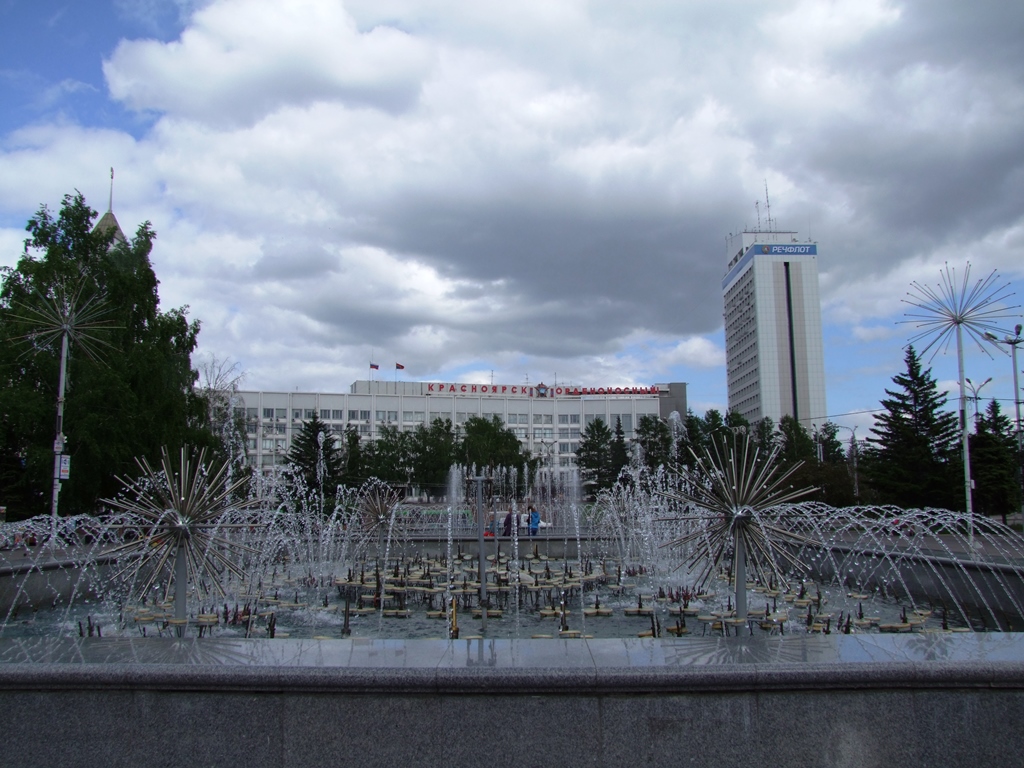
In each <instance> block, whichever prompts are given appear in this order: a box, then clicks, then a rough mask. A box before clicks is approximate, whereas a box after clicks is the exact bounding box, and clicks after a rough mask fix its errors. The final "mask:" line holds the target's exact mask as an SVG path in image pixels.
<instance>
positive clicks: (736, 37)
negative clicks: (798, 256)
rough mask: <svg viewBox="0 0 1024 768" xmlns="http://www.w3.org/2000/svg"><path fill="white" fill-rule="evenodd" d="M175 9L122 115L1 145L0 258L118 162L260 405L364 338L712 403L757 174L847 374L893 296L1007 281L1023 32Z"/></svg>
mask: <svg viewBox="0 0 1024 768" xmlns="http://www.w3.org/2000/svg"><path fill="white" fill-rule="evenodd" d="M119 1H120V3H121V6H122V8H123V10H124V12H126V13H135V14H136V15H137V16H140V17H142V16H146V14H149V17H150V18H152V19H154V23H157V21H158V20H159V19H158V17H159V15H160V13H161V12H162V11H161V10H160V8H158V7H157V6H154V5H152V4H151V3H150V2H149V0H119ZM176 2H177V3H178V7H179V8H180V9H181V13H182V16H181V19H180V22H181V23H182V25H183V29H182V32H181V35H180V38H178V39H176V40H172V41H169V42H162V41H159V40H123V41H122V42H121V43H120V44H119V45H118V47H117V48H116V50H114V51H113V53H112V54H109V57H108V59H107V61H106V62H105V67H104V71H105V73H106V76H107V82H108V86H109V89H110V96H111V98H112V99H113V101H114V102H116V103H114V104H112V105H104V106H105V107H107V106H111V107H115V108H116V107H127V108H128V109H129V110H136V111H139V112H141V113H144V118H145V119H144V120H142V121H141V122H134V123H131V124H130V125H129V124H127V123H126V124H125V128H124V130H115V129H109V128H106V129H98V128H93V127H90V126H89V125H77V124H75V123H74V122H72V121H70V120H67V119H64V120H63V121H56V122H53V123H49V124H36V125H26V126H24V127H22V128H21V129H20V130H17V131H15V132H13V133H10V134H8V135H6V136H4V137H2V144H0V216H2V217H3V218H2V223H3V225H4V226H5V227H7V228H6V229H3V230H0V247H7V246H8V244H9V243H14V245H15V246H17V248H18V250H19V251H20V238H21V235H20V233H18V234H17V237H15V236H14V235H12V234H11V233H16V232H17V230H16V229H15V227H16V226H17V225H18V224H20V223H21V222H23V221H24V219H25V218H27V215H30V213H31V211H32V210H33V209H34V207H35V205H37V204H38V203H39V202H43V201H46V202H48V203H49V204H50V205H51V207H55V206H56V205H57V204H58V203H59V200H60V196H61V195H62V194H64V193H66V192H69V191H71V190H72V189H73V188H79V189H82V191H83V192H85V193H86V195H87V197H88V199H89V201H90V202H91V203H92V204H93V205H94V206H95V207H98V208H101V209H102V208H104V207H105V204H106V196H107V187H106V182H107V169H108V167H109V166H111V165H113V166H114V167H115V168H116V169H117V174H118V175H117V188H116V191H115V210H116V211H117V214H118V217H119V220H120V221H121V223H122V226H123V227H125V228H126V229H127V230H131V229H133V228H134V226H135V224H136V223H137V222H139V221H142V220H144V219H149V220H151V221H152V222H153V224H154V227H155V229H156V230H157V232H158V235H159V237H158V240H157V243H156V249H155V251H154V253H153V261H154V264H155V265H156V268H157V272H158V275H159V277H160V279H161V295H162V297H163V300H164V305H165V306H175V305H180V304H186V303H187V304H190V305H191V307H192V312H193V315H194V316H196V317H200V318H202V319H203V321H204V327H203V332H202V335H201V344H202V345H203V348H204V349H208V350H212V351H216V352H217V353H218V354H220V355H221V356H225V355H228V356H232V357H235V358H237V359H239V360H241V361H242V362H243V364H244V366H245V367H246V368H247V369H249V370H250V372H251V375H250V379H249V381H250V384H251V385H252V386H276V387H280V388H292V387H293V386H303V387H306V386H310V387H317V388H324V387H328V386H333V387H335V388H337V387H339V386H342V387H343V386H344V385H345V383H347V382H346V379H347V378H349V377H351V378H354V377H356V376H362V375H365V372H366V371H365V363H364V361H365V360H367V359H368V358H369V356H370V355H371V354H374V350H376V354H377V355H380V356H382V358H381V359H382V360H384V361H385V362H386V360H387V358H396V359H401V360H402V362H404V363H406V364H407V367H408V370H409V372H410V375H412V374H413V373H415V374H416V375H424V376H426V375H431V376H435V375H436V376H440V377H446V376H457V377H462V379H463V380H465V377H476V378H477V380H481V378H480V377H487V378H489V377H490V375H491V373H490V371H491V370H492V369H493V370H494V371H495V373H494V375H495V377H496V378H497V377H501V378H502V379H503V380H504V381H520V380H522V379H523V378H524V377H525V376H526V375H530V376H531V377H532V380H536V379H537V378H538V377H541V378H545V379H547V380H554V376H555V375H557V376H558V378H559V380H566V381H567V380H570V379H572V380H575V381H577V382H578V383H581V384H582V383H584V382H587V383H589V382H592V381H597V382H601V381H603V382H606V383H607V382H617V383H623V384H626V383H637V384H641V383H651V382H652V381H657V380H665V379H671V378H680V377H681V378H686V379H687V380H690V379H691V377H692V378H693V379H695V380H697V381H699V382H700V383H699V386H700V387H701V388H703V389H704V390H716V391H710V392H707V394H698V393H694V402H695V403H701V402H708V403H710V402H716V403H719V404H720V403H721V401H723V400H724V395H723V393H724V379H725V374H724V367H723V366H724V351H723V350H722V348H721V344H720V342H718V341H716V340H715V339H716V338H718V337H717V336H716V335H715V334H716V333H717V332H718V331H717V330H716V329H718V328H720V325H721V311H722V307H721V296H720V285H719V281H720V278H721V273H722V269H723V266H724V265H723V260H724V257H725V254H724V248H723V245H722V241H723V238H724V236H725V235H726V234H727V233H728V232H730V231H737V230H738V229H739V228H741V227H742V226H743V225H744V224H747V225H754V224H755V223H756V218H755V217H756V213H755V209H754V207H753V202H754V200H755V199H761V198H763V195H764V184H765V179H767V182H768V185H769V187H770V190H771V194H772V204H773V207H772V211H773V215H774V218H775V220H776V221H777V222H781V223H782V225H783V226H785V227H792V228H796V229H800V230H805V229H810V228H813V236H814V237H815V238H816V239H818V240H819V244H820V248H821V253H822V257H821V261H820V264H821V270H822V281H821V289H822V290H821V292H822V297H823V302H824V310H825V315H826V319H827V321H829V322H831V323H832V324H837V325H838V326H839V327H841V329H842V331H837V333H836V335H837V337H842V338H843V340H844V344H845V346H844V347H843V356H844V359H843V361H841V362H842V363H843V364H844V365H845V364H846V363H847V358H850V360H851V362H850V367H851V368H855V369H856V370H858V371H865V370H869V369H870V370H874V369H873V368H872V367H871V366H870V365H868V364H867V362H863V361H861V363H858V362H856V361H854V360H853V358H855V357H856V355H857V354H858V353H860V354H868V353H867V352H864V350H869V349H877V348H878V345H879V344H880V343H883V342H886V343H889V342H891V343H894V344H895V343H896V342H897V341H902V340H903V336H902V335H901V334H902V331H901V330H900V329H899V328H897V327H896V326H895V325H893V326H892V328H893V329H894V330H893V331H892V334H890V335H887V332H886V329H887V328H888V327H889V324H890V323H892V322H893V321H894V320H896V319H899V318H900V316H901V315H902V312H903V311H904V305H903V304H901V298H903V297H904V295H905V293H906V290H907V288H908V286H909V284H910V282H911V281H912V280H922V281H926V282H931V281H934V279H935V278H936V277H937V275H938V270H939V268H941V266H942V264H943V263H944V262H945V261H947V260H948V261H950V262H951V263H962V261H963V260H964V259H965V257H967V256H970V257H971V258H972V259H973V261H974V262H975V265H976V269H977V270H978V272H979V274H980V273H981V272H982V271H987V270H989V269H992V268H999V269H1000V270H1003V271H1004V272H1005V273H1006V275H1007V277H1008V278H1011V279H1019V277H1020V276H1021V275H1022V269H1024V268H1022V267H1021V266H1020V265H1021V264H1024V259H1022V256H1024V235H1022V232H1024V218H1022V215H1021V211H1022V210H1024V183H1022V179H1024V171H1022V168H1024V151H1022V149H1021V147H1020V146H1019V144H1020V142H1019V140H1018V138H1017V137H1019V135H1020V133H1021V130H1022V129H1024V118H1022V115H1024V112H1022V110H1021V109H1020V107H1021V106H1022V105H1024V89H1022V88H1021V87H1020V84H1019V83H1020V77H1019V75H1020V73H1019V70H1018V69H1017V68H1016V66H1015V65H1013V61H1015V60H1016V59H1018V58H1019V56H1018V55H1017V53H1018V51H1017V43H1016V42H1015V41H1014V42H1012V44H1011V43H1009V42H1007V43H1005V44H1004V45H1005V46H1009V47H1007V48H1005V51H1006V52H1007V56H1008V58H1006V59H1005V60H1003V61H1000V62H998V64H996V63H992V62H990V61H989V60H988V59H987V58H986V57H987V56H989V55H990V50H989V49H990V48H992V45H991V44H989V45H988V47H987V48H986V47H985V46H984V45H983V44H980V43H979V44H976V47H971V45H970V44H969V43H970V41H969V40H967V38H966V35H961V34H959V33H947V35H948V36H947V37H946V38H943V39H942V40H941V41H938V40H935V41H933V40H932V38H930V37H929V36H928V35H926V34H924V33H925V32H929V31H931V30H932V29H933V28H935V26H934V25H935V24H937V23H938V21H942V19H941V18H940V16H941V14H942V13H944V12H945V11H944V10H943V8H944V6H943V8H938V7H936V6H935V5H934V4H921V3H918V2H916V0H904V2H901V3H900V4H899V5H896V4H894V3H889V2H883V0H868V1H866V2H865V1H862V0H837V2H832V3H827V4H825V3H817V2H813V0H783V2H780V3H775V4H768V5H765V4H758V3H753V2H748V1H747V0H723V2H720V3H714V4H707V3H705V4H696V3H677V2H669V1H664V2H651V3H646V4H644V6H643V7H642V8H641V7H633V6H629V7H626V6H619V5H616V4H605V5H594V4H590V3H586V2H582V1H579V2H577V1H575V0H572V1H570V0H555V1H552V0H528V1H527V2H523V3H518V4H515V5H503V6H501V5H494V4H486V3H485V4H481V3H467V2H460V1H459V0H422V2H420V1H419V0H418V1H417V2H409V1H408V0H372V1H370V0H352V1H350V2H348V3H346V4H341V3H338V2H334V1H333V0H296V2H287V3H282V2H279V1H276V0H213V1H212V2H207V3H195V2H191V0H176ZM1020 12H1021V11H1020V10H1018V9H1014V10H1013V11H1012V13H1020ZM1007 13H1010V12H1009V11H1005V10H1004V11H1003V12H1001V14H1000V15H1001V16H1005V15H1006V14H1007ZM978 18H980V19H981V20H982V21H984V22H985V23H987V24H988V25H989V27H991V28H1002V27H1004V26H1006V25H1007V22H1006V20H1005V19H1004V18H995V17H994V16H993V17H991V18H990V17H989V16H986V15H985V14H978ZM936 20H938V21H936ZM943 23H945V22H943ZM939 26H942V25H939ZM943 28H949V29H955V25H954V26H952V27H943ZM978 37H979V38H981V37H983V36H982V35H981V34H979V35H978ZM904 40H908V41H910V42H913V45H909V44H908V45H900V44H898V43H901V42H903V41H904ZM950 50H952V51H955V53H956V56H955V57H952V58H949V57H950V54H949V53H947V51H950ZM951 62H952V63H951ZM67 90H68V89H67V88H65V89H64V91H67ZM67 95H68V94H67V93H61V92H60V89H58V91H56V92H55V98H58V99H60V98H66V97H67ZM81 95H82V94H81V93H79V94H78V96H81ZM762 213H764V209H763V207H762ZM808 234H811V233H808ZM5 258H6V257H5ZM893 334H894V335H893ZM846 342H848V343H846ZM891 373H892V372H888V373H887V375H886V380H885V382H884V383H887V376H888V375H891ZM850 378H852V376H845V375H844V376H836V377H834V380H836V381H841V382H843V383H842V386H850V384H849V383H848V379H850ZM339 380H340V381H341V382H343V383H342V384H340V385H339V384H337V382H338V381H339ZM879 390H880V387H879ZM879 394H881V393H880V391H879ZM829 401H830V403H833V404H834V403H835V402H836V399H835V398H834V397H833V395H832V393H830V395H829ZM852 401H853V402H856V403H863V402H865V395H864V394H863V393H862V392H857V393H856V395H855V397H853V398H852ZM842 407H844V408H848V407H851V406H842Z"/></svg>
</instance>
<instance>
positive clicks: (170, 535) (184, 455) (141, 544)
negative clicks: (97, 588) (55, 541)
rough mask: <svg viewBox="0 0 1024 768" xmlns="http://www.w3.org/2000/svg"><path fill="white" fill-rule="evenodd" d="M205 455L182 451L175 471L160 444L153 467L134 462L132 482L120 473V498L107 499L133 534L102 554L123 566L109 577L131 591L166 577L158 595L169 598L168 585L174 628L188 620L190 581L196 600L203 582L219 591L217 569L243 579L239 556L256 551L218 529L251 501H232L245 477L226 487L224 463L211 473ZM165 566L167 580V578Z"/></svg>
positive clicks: (203, 588) (140, 591)
mask: <svg viewBox="0 0 1024 768" xmlns="http://www.w3.org/2000/svg"><path fill="white" fill-rule="evenodd" d="M205 459H206V451H205V449H203V450H200V451H199V453H198V455H193V454H192V453H191V451H190V450H189V449H187V448H182V449H181V456H180V460H179V463H178V471H175V468H174V466H173V465H172V463H171V457H170V454H169V453H168V452H167V449H166V448H164V449H163V450H162V452H161V464H160V469H159V470H157V469H154V468H153V467H152V466H150V464H149V462H148V461H146V460H145V459H142V460H139V461H138V464H139V468H140V470H141V471H142V475H141V476H140V477H139V478H138V479H136V480H127V479H124V478H119V479H120V480H121V482H122V484H123V485H124V486H125V490H126V495H125V496H123V497H119V498H114V499H107V500H106V503H107V504H109V505H110V506H111V507H114V508H115V509H118V510H120V511H122V512H124V513H126V514H127V515H128V516H129V518H130V521H126V526H130V527H131V528H132V529H135V530H137V531H138V532H139V534H140V535H139V536H138V537H137V538H134V539H132V540H131V541H127V542H125V543H123V544H120V545H119V546H117V547H115V548H113V549H112V550H110V551H109V552H108V553H107V555H108V556H110V557H112V558H114V559H116V560H117V561H121V562H126V563H127V564H126V565H124V566H122V567H121V568H120V569H119V570H118V571H117V572H116V573H115V574H114V576H113V580H114V581H121V582H125V583H127V584H129V585H134V590H133V591H134V592H135V593H136V595H137V596H144V595H146V594H147V593H148V592H149V591H150V589H152V588H153V586H154V585H156V584H157V583H159V582H160V581H161V580H163V579H166V582H165V583H166V587H165V592H164V598H165V599H167V598H169V597H170V592H171V585H172V584H173V586H174V613H175V617H174V621H175V623H176V624H177V625H178V631H179V632H181V631H183V628H184V625H185V623H186V622H187V620H188V610H187V605H188V584H189V583H190V582H191V584H192V585H193V586H194V588H195V591H196V594H197V596H199V597H200V598H202V597H204V596H205V595H206V593H207V592H208V586H207V585H212V586H213V587H214V589H215V590H216V591H217V592H218V594H220V595H223V594H224V589H223V587H222V585H221V574H222V573H223V572H224V571H225V570H226V571H228V572H230V573H231V574H233V575H235V576H236V577H238V578H239V579H244V577H245V573H244V572H243V569H242V567H241V565H240V564H239V562H240V560H241V558H242V557H243V556H244V555H245V554H246V553H253V552H254V551H255V550H253V549H252V548H250V547H247V546H245V545H243V544H240V543H239V542H238V541H236V540H234V539H232V538H230V537H228V536H225V535H223V531H224V529H225V526H228V527H232V526H233V525H238V524H237V523H236V524H230V523H225V522H224V520H223V518H224V516H225V514H227V513H228V512H229V511H234V510H238V509H239V508H244V507H245V506H247V505H252V503H253V502H251V501H250V502H242V503H240V504H239V503H238V502H236V501H234V494H235V492H236V491H238V489H239V488H240V487H241V486H242V485H243V484H244V483H245V479H244V478H243V479H240V480H237V481H235V482H234V483H230V484H229V483H228V482H227V474H228V464H227V463H225V464H223V465H222V466H221V467H220V469H218V470H216V471H213V472H210V470H209V468H208V467H207V466H206V462H205ZM168 571H170V573H171V574H173V577H172V578H168V575H169V574H168Z"/></svg>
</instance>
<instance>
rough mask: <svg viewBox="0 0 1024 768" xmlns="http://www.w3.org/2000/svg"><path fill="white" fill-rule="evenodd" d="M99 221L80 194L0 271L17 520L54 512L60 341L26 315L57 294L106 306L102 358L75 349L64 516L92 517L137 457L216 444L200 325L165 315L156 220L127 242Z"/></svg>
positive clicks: (0, 488) (11, 494)
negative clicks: (203, 386)
mask: <svg viewBox="0 0 1024 768" xmlns="http://www.w3.org/2000/svg"><path fill="white" fill-rule="evenodd" d="M95 217H96V212H95V211H93V210H92V209H91V208H89V206H88V205H87V204H86V202H85V199H84V198H83V197H82V195H81V194H76V195H73V196H72V195H68V196H66V197H65V198H64V201H63V204H62V206H61V209H60V212H59V213H58V214H57V215H54V214H53V213H51V211H49V210H48V209H47V208H46V207H45V206H44V207H41V208H40V209H39V211H38V212H37V213H36V214H35V215H34V216H33V217H32V218H31V219H30V220H29V222H28V225H27V227H26V229H27V230H28V232H29V237H28V239H27V240H26V242H25V252H24V254H23V255H22V256H21V258H20V259H19V261H18V264H17V266H16V267H14V268H4V269H3V270H2V273H0V278H2V288H0V342H2V343H0V440H2V443H3V444H2V447H0V494H2V496H3V498H4V499H5V501H6V503H7V506H8V510H9V513H10V514H11V517H14V518H17V517H24V516H28V515H32V514H39V513H42V512H46V511H47V510H48V508H49V497H50V492H49V489H50V487H51V485H52V472H53V441H54V434H55V404H56V399H57V385H58V378H59V357H60V341H59V340H58V341H57V342H56V344H53V343H41V342H40V337H39V336H38V335H34V332H35V331H37V330H38V329H37V328H34V327H33V324H32V322H30V321H29V322H26V320H25V318H26V317H29V318H31V316H32V312H33V309H38V308H39V307H40V306H41V305H42V304H44V303H45V302H48V301H53V300H54V297H55V296H56V295H58V293H60V292H62V291H63V292H67V293H70V294H76V295H78V296H81V297H82V298H83V299H92V300H94V301H96V302H102V305H103V306H104V307H105V308H106V313H105V315H104V319H105V320H106V321H107V324H108V325H109V326H110V327H109V328H108V330H106V331H100V332H98V333H100V334H101V335H102V337H103V342H104V343H103V345H102V350H101V354H100V356H99V359H98V360H92V359H90V358H89V357H87V356H86V355H84V354H82V351H83V350H82V349H81V347H80V346H76V345H74V344H72V347H71V352H70V358H69V365H68V379H67V380H68V389H67V392H66V404H65V409H64V424H63V432H64V434H65V435H66V437H67V442H66V448H65V453H69V454H70V455H71V459H72V462H71V466H72V470H71V476H70V479H69V480H67V481H66V482H65V483H64V484H63V487H62V490H61V494H60V509H61V512H62V514H74V513H79V512H95V511H96V503H97V500H98V499H100V498H103V497H111V496H114V495H115V494H116V493H117V492H118V491H119V489H120V484H119V483H118V482H117V481H116V480H115V477H116V476H118V475H121V476H134V475H135V474H136V473H137V468H136V465H135V461H134V459H135V457H136V456H145V457H149V458H150V459H151V460H153V461H154V462H155V461H156V460H157V459H158V457H159V456H160V449H161V447H162V446H167V448H168V450H169V451H170V452H171V453H175V452H176V451H177V450H178V449H179V447H180V446H181V445H183V444H191V445H193V446H200V447H202V446H206V447H213V446H214V445H215V444H216V438H215V436H214V435H213V434H212V432H211V430H210V429H209V424H208V418H207V407H206V406H205V404H204V403H203V401H202V398H201V397H200V396H199V395H198V394H197V393H196V391H195V389H194V386H193V385H194V383H195V372H194V371H193V369H192V365H191V355H192V352H193V351H194V350H195V347H196V340H197V336H198V334H199V323H198V321H190V320H189V319H188V316H187V314H186V309H185V308H181V309H171V310H168V311H160V309H159V295H158V292H157V285H158V281H157V279H156V275H155V274H154V272H153V268H152V265H151V264H150V261H149V254H150V252H151V250H152V247H153V241H154V239H155V237H156V235H155V233H154V232H153V230H152V229H151V228H150V225H149V223H148V222H147V223H144V224H142V225H140V226H139V227H138V229H137V230H136V233H135V235H134V237H132V238H131V239H130V240H128V241H127V242H120V241H118V242H115V241H114V231H113V230H110V229H107V230H103V231H98V230H94V229H93V226H92V224H93V221H94V219H95Z"/></svg>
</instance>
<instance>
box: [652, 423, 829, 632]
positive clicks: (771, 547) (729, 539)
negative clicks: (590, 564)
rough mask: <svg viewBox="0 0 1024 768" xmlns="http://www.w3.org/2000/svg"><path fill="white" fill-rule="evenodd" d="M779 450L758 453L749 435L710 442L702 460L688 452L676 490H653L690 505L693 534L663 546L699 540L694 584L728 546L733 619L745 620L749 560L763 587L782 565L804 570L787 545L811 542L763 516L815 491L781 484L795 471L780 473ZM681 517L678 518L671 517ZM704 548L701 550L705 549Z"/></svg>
mask: <svg viewBox="0 0 1024 768" xmlns="http://www.w3.org/2000/svg"><path fill="white" fill-rule="evenodd" d="M779 453H780V448H779V446H773V447H772V448H771V449H770V450H769V451H768V452H767V453H762V452H761V450H760V448H759V447H758V445H757V443H755V442H754V441H753V440H752V439H751V436H750V435H748V434H742V435H737V434H734V435H732V437H731V442H730V438H724V439H723V440H722V441H721V445H719V443H718V442H715V441H712V443H711V447H710V449H707V448H705V449H704V451H703V454H704V455H703V456H697V455H696V454H694V453H693V451H692V450H691V454H692V455H693V458H694V460H695V462H696V463H695V467H694V469H693V470H690V471H689V472H688V474H687V476H686V477H685V480H686V482H684V483H683V484H682V485H681V486H680V487H681V490H677V491H661V490H659V491H657V493H658V494H660V495H662V496H665V497H667V498H670V499H675V500H677V501H682V502H684V503H687V504H691V505H693V506H694V507H695V508H696V509H695V511H696V512H697V515H696V516H694V517H689V518H682V519H690V520H695V521H697V523H698V525H697V528H696V530H694V531H693V532H691V533H688V534H685V535H683V536H681V537H679V538H676V539H673V540H672V541H670V542H668V544H666V545H665V546H669V547H681V546H684V545H686V544H689V543H691V542H701V543H702V544H703V546H702V547H701V551H699V552H698V553H697V554H695V555H694V556H693V557H692V558H691V559H690V561H689V563H688V565H689V567H690V568H691V569H696V570H697V571H698V577H697V578H698V584H699V585H700V586H701V587H703V586H704V585H705V584H706V583H707V582H708V580H709V579H710V578H711V577H712V575H713V574H714V572H715V570H716V569H717V568H718V566H719V564H720V563H721V562H722V561H723V559H724V558H725V555H726V553H727V551H728V549H729V545H730V544H731V545H732V553H733V577H734V578H735V581H736V616H737V617H738V618H740V619H745V618H746V617H747V586H746V584H747V572H746V566H747V563H748V562H750V564H751V565H752V567H753V569H754V573H755V574H756V576H757V578H758V579H759V580H760V581H761V583H763V584H767V583H768V580H769V579H770V578H776V579H778V580H780V581H781V580H783V579H784V578H785V574H784V572H783V566H784V564H785V565H789V566H790V567H792V568H795V569H798V570H807V566H806V565H805V564H804V563H802V562H801V561H800V560H798V559H797V558H796V557H794V556H793V555H792V554H790V552H789V551H788V548H787V547H786V545H788V544H795V545H806V544H813V543H814V542H813V541H812V540H811V539H809V538H807V537H805V536H801V535H799V534H797V533H794V532H793V531H791V530H788V529H786V528H783V527H781V526H780V525H779V524H778V522H781V521H780V520H778V516H772V517H769V516H768V515H766V514H764V513H766V512H768V511H769V510H772V509H773V508H777V507H779V506H780V505H782V504H787V503H789V502H791V501H793V500H795V499H798V498H800V497H801V496H805V495H807V494H808V493H811V492H812V491H814V489H813V488H801V489H799V490H794V489H792V488H791V487H788V486H786V485H785V483H786V481H787V480H789V478H790V477H792V475H793V473H794V472H796V470H797V469H799V468H800V466H801V464H800V463H797V464H795V465H793V466H792V467H790V468H789V469H786V470H784V471H783V470H782V467H781V465H780V463H779V460H778V459H779ZM673 519H681V518H673ZM704 547H706V549H705V548H704Z"/></svg>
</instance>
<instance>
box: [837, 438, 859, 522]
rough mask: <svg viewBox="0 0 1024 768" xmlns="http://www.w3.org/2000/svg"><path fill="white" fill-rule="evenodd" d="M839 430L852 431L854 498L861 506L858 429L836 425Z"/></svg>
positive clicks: (851, 450) (851, 456) (851, 454)
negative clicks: (858, 474) (858, 471)
mask: <svg viewBox="0 0 1024 768" xmlns="http://www.w3.org/2000/svg"><path fill="white" fill-rule="evenodd" d="M836 426H837V427H839V429H848V430H850V462H851V465H852V467H853V498H854V499H855V500H856V502H857V503H858V504H860V486H859V484H858V482H857V454H858V453H860V447H859V446H858V445H857V428H856V427H844V426H843V425H842V424H836Z"/></svg>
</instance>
